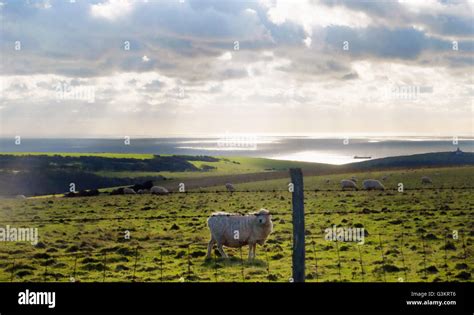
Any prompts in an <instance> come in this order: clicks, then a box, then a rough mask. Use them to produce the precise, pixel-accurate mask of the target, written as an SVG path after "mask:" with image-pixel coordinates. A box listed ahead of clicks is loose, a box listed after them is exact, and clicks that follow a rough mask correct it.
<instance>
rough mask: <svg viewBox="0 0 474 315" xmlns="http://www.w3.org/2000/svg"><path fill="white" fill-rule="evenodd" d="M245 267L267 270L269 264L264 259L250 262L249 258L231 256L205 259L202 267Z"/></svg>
mask: <svg viewBox="0 0 474 315" xmlns="http://www.w3.org/2000/svg"><path fill="white" fill-rule="evenodd" d="M242 264H243V265H244V267H262V268H267V262H266V261H265V260H262V259H253V260H249V259H247V258H243V259H242V260H241V259H240V257H235V256H230V257H229V258H222V257H218V258H214V257H213V258H207V259H204V260H203V262H202V264H201V265H202V266H205V267H209V268H215V267H217V268H224V267H240V266H242Z"/></svg>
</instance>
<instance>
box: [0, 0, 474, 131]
mask: <svg viewBox="0 0 474 315" xmlns="http://www.w3.org/2000/svg"><path fill="white" fill-rule="evenodd" d="M0 1H1V2H0V15H1V30H0V47H1V64H0V78H1V87H0V88H1V90H0V92H1V98H0V122H1V126H0V132H1V135H2V136H12V135H21V136H25V137H31V136H35V137H70V136H74V137H99V136H125V135H128V136H163V135H177V134H179V135H203V134H224V133H226V132H228V133H246V134H254V133H257V134H308V135H309V134H345V135H350V134H377V135H385V134H390V135H410V134H412V135H413V134H416V135H421V134H423V135H446V136H453V135H457V136H462V135H472V133H473V106H474V105H473V97H474V78H473V74H474V72H473V71H474V22H473V16H474V12H473V10H474V2H473V1H466V2H464V1H431V0H420V1H418V0H409V1H372V0H371V1H338V0H325V1H312V0H306V1H305V0H287V1H278V0H274V1H272V0H268V1H257V0H255V1H242V0H237V1H231V0H227V1H223V0H216V1H212V0H196V1H194V0H163V1H158V0H149V1H139V0H135V1H126V0H103V1H83V0H75V1H74V0H71V1H69V0H62V1H55V0H48V1H32V0H31V1H11V0H10V1H8V0H0Z"/></svg>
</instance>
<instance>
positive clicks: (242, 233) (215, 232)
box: [206, 209, 273, 259]
mask: <svg viewBox="0 0 474 315" xmlns="http://www.w3.org/2000/svg"><path fill="white" fill-rule="evenodd" d="M207 226H208V227H209V230H210V232H211V240H210V241H209V244H208V246H207V256H206V258H211V250H212V247H213V246H214V244H217V250H218V251H219V253H220V254H221V255H222V257H224V258H227V257H228V256H227V254H226V253H225V252H224V249H223V248H222V246H227V247H233V248H240V247H242V246H245V245H249V259H253V258H255V249H256V247H257V244H260V245H263V244H264V243H265V240H266V239H267V237H268V235H270V233H271V232H272V230H273V223H272V216H271V214H270V212H269V211H268V210H265V209H261V210H260V211H258V212H254V213H249V214H247V215H240V214H231V213H226V212H216V213H213V214H212V215H211V216H210V217H209V218H208V219H207Z"/></svg>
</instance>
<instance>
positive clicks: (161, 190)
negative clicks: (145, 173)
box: [150, 186, 169, 195]
mask: <svg viewBox="0 0 474 315" xmlns="http://www.w3.org/2000/svg"><path fill="white" fill-rule="evenodd" d="M150 193H151V194H153V195H167V194H169V191H168V189H166V188H165V187H162V186H153V187H151V189H150Z"/></svg>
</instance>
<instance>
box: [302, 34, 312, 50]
mask: <svg viewBox="0 0 474 315" xmlns="http://www.w3.org/2000/svg"><path fill="white" fill-rule="evenodd" d="M312 41H313V40H312V39H311V37H309V36H308V37H306V38H305V39H304V40H303V43H304V44H305V45H306V47H308V48H310V47H311V42H312Z"/></svg>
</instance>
